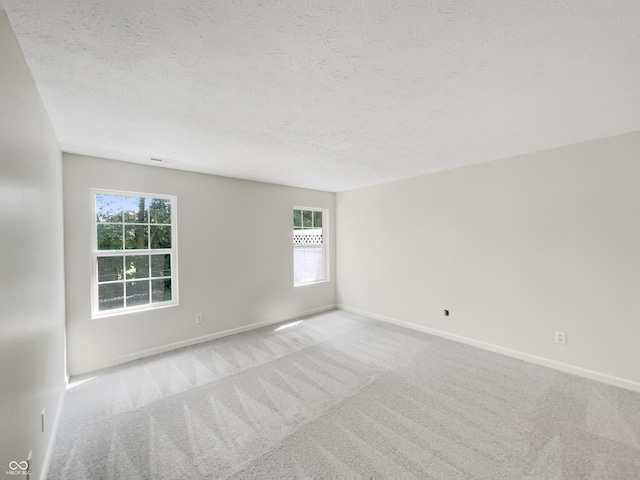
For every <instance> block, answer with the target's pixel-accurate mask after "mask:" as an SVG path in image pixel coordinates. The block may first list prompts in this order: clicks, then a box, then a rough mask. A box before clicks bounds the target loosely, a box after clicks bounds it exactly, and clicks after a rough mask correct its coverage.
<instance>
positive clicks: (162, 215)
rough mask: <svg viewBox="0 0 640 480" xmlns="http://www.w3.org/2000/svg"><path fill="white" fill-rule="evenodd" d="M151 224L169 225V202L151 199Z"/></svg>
mask: <svg viewBox="0 0 640 480" xmlns="http://www.w3.org/2000/svg"><path fill="white" fill-rule="evenodd" d="M149 214H150V216H151V223H165V224H168V223H171V200H165V199H160V198H152V199H151V201H150V203H149Z"/></svg>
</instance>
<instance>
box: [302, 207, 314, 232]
mask: <svg viewBox="0 0 640 480" xmlns="http://www.w3.org/2000/svg"><path fill="white" fill-rule="evenodd" d="M312 223H313V212H312V211H311V210H303V211H302V226H303V227H309V228H311V227H312Z"/></svg>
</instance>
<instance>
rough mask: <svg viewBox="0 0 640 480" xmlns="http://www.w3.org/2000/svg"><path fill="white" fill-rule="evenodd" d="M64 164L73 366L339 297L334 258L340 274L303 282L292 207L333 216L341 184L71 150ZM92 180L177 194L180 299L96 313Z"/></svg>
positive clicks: (110, 360) (77, 369)
mask: <svg viewBox="0 0 640 480" xmlns="http://www.w3.org/2000/svg"><path fill="white" fill-rule="evenodd" d="M63 171H64V174H63V175H64V187H65V190H64V193H65V194H64V209H65V257H66V258H65V262H66V285H67V352H68V366H69V369H70V372H71V373H72V374H77V373H81V372H87V371H91V370H94V369H96V368H100V367H103V366H106V365H111V364H116V363H119V362H122V361H126V360H130V359H132V358H137V357H141V356H145V355H148V354H151V353H154V352H158V351H162V350H164V349H167V348H170V347H175V346H177V345H183V344H189V343H192V342H194V341H195V340H196V339H198V338H200V337H204V336H207V335H213V334H216V333H219V332H225V331H228V330H232V329H236V328H242V327H246V326H249V325H252V324H256V323H261V322H275V321H280V320H286V319H289V318H292V317H295V316H298V315H303V314H305V313H308V312H312V311H315V310H318V309H324V308H331V307H333V306H335V303H336V301H335V282H334V280H333V274H334V271H335V268H333V266H332V267H331V275H332V280H331V281H330V282H327V283H323V284H317V285H308V286H303V287H297V288H294V287H293V250H292V248H293V247H292V237H291V235H292V215H293V214H292V207H293V206H294V205H300V206H309V207H322V208H328V209H330V218H331V219H333V210H334V200H335V195H334V194H332V193H326V192H319V191H314V190H304V189H298V188H290V187H283V186H278V185H271V184H265V183H258V182H250V181H246V180H237V179H231V178H224V177H217V176H213V175H204V174H199V173H191V172H183V171H179V170H172V169H167V168H160V167H153V166H145V165H136V164H130V163H124V162H118V161H113V160H105V159H98V158H93V157H85V156H78V155H68V154H65V155H64V161H63ZM91 188H103V189H115V190H125V191H134V192H148V193H164V194H174V195H177V197H178V202H177V203H178V264H179V272H178V276H179V284H180V285H179V289H180V291H179V298H180V305H179V306H177V307H169V308H162V309H156V310H149V311H146V312H139V313H130V314H126V315H120V316H114V317H107V318H101V319H96V320H92V319H91V303H90V300H91V282H90V272H91V251H90V244H91V243H90V238H91V235H92V232H93V224H92V221H91V213H90V212H91V210H90V209H91V198H90V189H91ZM333 245H334V242H333V237H332V241H331V246H330V249H331V251H332V252H333ZM197 313H202V314H203V315H204V322H203V323H202V324H199V325H196V323H195V315H196V314H197Z"/></svg>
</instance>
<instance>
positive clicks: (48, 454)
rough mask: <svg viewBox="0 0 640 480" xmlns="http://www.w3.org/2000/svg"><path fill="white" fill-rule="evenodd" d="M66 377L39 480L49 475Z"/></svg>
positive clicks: (44, 479) (45, 478) (45, 479)
mask: <svg viewBox="0 0 640 480" xmlns="http://www.w3.org/2000/svg"><path fill="white" fill-rule="evenodd" d="M68 380H69V379H68V377H67V378H66V381H65V383H64V387H65V388H63V390H62V393H61V394H60V398H59V399H58V408H56V416H55V418H54V419H53V424H52V425H51V432H50V434H49V441H48V442H47V451H46V452H45V454H44V461H43V462H42V470H41V471H40V480H47V476H48V475H49V465H50V464H51V457H52V455H53V447H54V444H55V441H56V435H57V433H58V425H59V424H60V417H61V416H62V404H63V403H64V398H65V394H66V392H67V390H66V386H67V384H68Z"/></svg>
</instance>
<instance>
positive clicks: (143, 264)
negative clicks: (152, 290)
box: [126, 255, 149, 280]
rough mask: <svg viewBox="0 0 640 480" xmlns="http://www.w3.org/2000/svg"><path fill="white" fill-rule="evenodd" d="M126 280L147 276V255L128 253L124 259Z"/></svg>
mask: <svg viewBox="0 0 640 480" xmlns="http://www.w3.org/2000/svg"><path fill="white" fill-rule="evenodd" d="M126 266H127V271H126V273H127V280H129V279H131V278H148V277H149V255H129V256H127V259H126Z"/></svg>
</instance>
